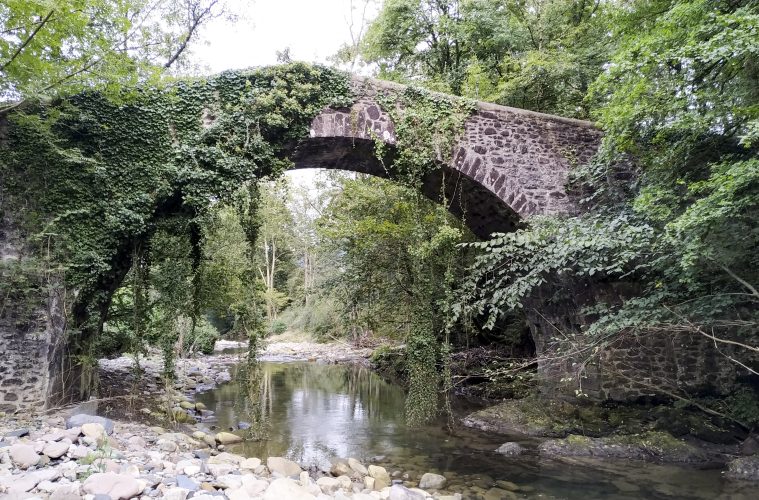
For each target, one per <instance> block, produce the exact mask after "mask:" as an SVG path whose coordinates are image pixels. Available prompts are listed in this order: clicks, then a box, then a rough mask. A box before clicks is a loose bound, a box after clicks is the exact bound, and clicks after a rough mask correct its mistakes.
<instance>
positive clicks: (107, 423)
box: [66, 413, 113, 434]
mask: <svg viewBox="0 0 759 500" xmlns="http://www.w3.org/2000/svg"><path fill="white" fill-rule="evenodd" d="M84 424H100V425H102V426H103V428H104V429H105V432H106V433H107V434H112V433H113V420H111V419H109V418H105V417H99V416H97V415H87V414H85V413H78V414H76V415H72V416H70V417H69V418H67V419H66V429H71V428H74V427H81V426H82V425H84Z"/></svg>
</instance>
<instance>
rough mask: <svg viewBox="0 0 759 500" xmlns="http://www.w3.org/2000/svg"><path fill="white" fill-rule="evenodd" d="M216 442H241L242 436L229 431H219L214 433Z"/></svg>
mask: <svg viewBox="0 0 759 500" xmlns="http://www.w3.org/2000/svg"><path fill="white" fill-rule="evenodd" d="M216 442H217V443H220V444H235V443H242V438H241V437H240V436H238V435H237V434H232V433H231V432H219V433H218V434H216Z"/></svg>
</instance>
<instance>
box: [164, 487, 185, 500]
mask: <svg viewBox="0 0 759 500" xmlns="http://www.w3.org/2000/svg"><path fill="white" fill-rule="evenodd" d="M189 494H190V490H188V489H186V488H181V487H177V488H169V489H168V490H166V491H164V492H163V497H162V498H163V499H164V500H186V499H187V495H189Z"/></svg>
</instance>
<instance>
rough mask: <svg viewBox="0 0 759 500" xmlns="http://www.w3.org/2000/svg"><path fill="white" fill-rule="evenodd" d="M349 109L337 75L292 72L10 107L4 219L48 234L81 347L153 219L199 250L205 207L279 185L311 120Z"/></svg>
mask: <svg viewBox="0 0 759 500" xmlns="http://www.w3.org/2000/svg"><path fill="white" fill-rule="evenodd" d="M348 102H350V92H349V86H348V78H347V76H346V75H345V74H343V73H340V72H337V71H334V70H331V69H327V68H323V67H315V66H307V65H303V64H290V65H286V66H278V67H272V68H264V69H258V70H254V71H250V72H226V73H223V74H221V75H218V76H215V77H212V78H208V79H197V80H183V81H176V82H171V83H168V84H164V85H160V86H145V87H140V88H137V89H132V90H130V91H129V92H126V91H125V92H123V93H122V94H121V95H120V96H118V97H113V96H110V95H109V96H104V95H101V94H98V93H94V92H86V93H83V94H80V95H76V96H72V97H68V98H64V99H59V100H58V101H56V102H54V103H52V104H50V105H40V106H36V107H27V108H25V109H20V108H19V110H17V111H15V112H13V113H10V114H8V115H7V117H6V118H5V120H6V122H5V123H3V124H2V125H3V127H2V129H3V140H2V142H1V143H0V152H1V153H2V154H1V156H0V157H1V158H2V162H1V163H0V175H1V176H2V178H3V180H4V186H3V194H4V198H3V204H4V207H3V209H4V212H5V213H6V216H9V215H8V214H10V216H12V217H13V223H14V224H17V225H19V226H20V227H21V228H22V230H23V232H24V233H26V234H29V235H35V234H39V235H41V234H50V235H54V236H52V240H53V244H52V245H51V252H52V255H53V258H54V260H55V261H56V262H59V263H62V264H63V265H65V271H66V283H67V285H68V286H69V287H71V288H74V289H76V290H77V299H76V301H75V304H74V305H73V311H72V315H73V318H72V319H73V321H72V322H70V325H71V327H72V328H73V329H74V330H76V333H79V334H80V335H79V339H80V340H82V341H84V340H87V339H89V338H92V337H94V336H96V335H97V334H98V333H99V332H100V331H102V326H103V322H104V320H105V316H106V314H107V310H108V306H109V304H110V302H111V298H112V296H113V294H114V292H115V291H116V290H117V289H118V287H119V286H120V285H121V283H122V282H123V280H124V278H125V276H126V275H127V273H128V271H129V270H130V268H131V267H132V266H131V263H132V260H133V259H132V253H133V250H134V248H137V247H139V246H140V245H142V244H146V243H147V242H149V241H150V240H151V238H152V237H153V235H154V234H155V233H156V231H157V230H158V228H159V227H164V226H161V221H164V220H169V219H176V218H179V219H183V220H184V221H185V222H183V223H176V224H173V225H172V226H173V227H172V229H173V230H176V231H179V232H180V233H184V234H187V235H188V237H189V240H190V242H191V243H192V245H193V246H197V245H199V244H200V243H201V238H200V237H198V236H196V235H197V234H198V229H197V228H198V227H199V225H200V222H201V220H202V218H203V216H204V214H205V213H206V212H207V211H208V210H209V208H210V207H211V206H213V204H214V203H215V202H228V201H231V198H232V197H233V194H234V193H235V192H236V191H237V190H238V189H239V188H240V186H241V185H244V184H245V183H248V182H253V183H254V182H255V181H256V180H257V179H260V178H263V177H266V176H276V175H279V174H280V173H281V172H282V171H283V170H284V169H285V168H287V167H288V165H289V163H288V160H286V157H287V151H288V148H291V147H292V146H293V145H294V144H296V143H297V141H298V140H300V139H301V138H303V137H305V136H307V133H308V127H309V125H310V122H311V120H312V119H313V117H314V116H316V115H317V114H318V113H319V112H320V111H321V110H322V109H323V108H324V107H325V106H329V105H345V104H346V103H348ZM30 241H34V240H33V239H30ZM146 247H147V245H146ZM25 250H26V251H27V252H29V253H32V254H34V253H39V249H38V248H37V249H35V248H27V249H25ZM35 250H36V252H35ZM193 252H194V253H195V254H196V255H197V254H198V251H197V250H193ZM82 349H83V348H82V346H79V350H82Z"/></svg>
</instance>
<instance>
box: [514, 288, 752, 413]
mask: <svg viewBox="0 0 759 500" xmlns="http://www.w3.org/2000/svg"><path fill="white" fill-rule="evenodd" d="M634 293H635V287H634V286H632V285H631V284H629V283H598V282H596V283H593V282H590V281H584V282H576V283H573V284H571V285H570V284H568V283H564V284H561V285H559V286H556V287H554V288H553V289H551V290H542V291H541V292H540V293H538V294H536V296H535V297H533V299H532V304H530V307H528V308H527V316H528V320H529V322H530V329H531V331H532V334H533V339H534V340H535V346H536V354H537V356H538V360H539V361H538V376H539V383H540V388H541V392H542V393H543V394H544V395H546V396H548V397H569V398H571V397H576V396H577V395H578V394H583V395H584V396H587V397H588V398H590V399H592V400H596V401H604V400H613V401H635V400H638V399H642V398H650V397H654V398H661V397H665V398H666V397H667V394H666V393H667V392H670V393H672V392H674V393H677V394H689V395H700V394H708V395H726V394H729V393H730V392H731V391H732V390H733V389H734V387H735V386H736V382H737V380H738V378H739V377H740V376H741V375H742V373H741V372H740V369H739V367H738V365H736V364H735V363H732V362H731V361H729V360H728V359H727V358H726V357H725V356H724V355H723V354H722V353H724V354H729V355H734V356H740V355H741V354H740V353H736V352H735V350H733V349H731V348H730V346H720V350H721V351H722V353H720V350H718V349H717V348H715V345H714V342H713V341H712V340H710V339H708V338H706V337H704V336H702V335H699V334H694V333H684V332H668V331H660V330H657V331H646V332H641V333H638V334H632V333H627V334H620V335H615V336H614V338H613V339H611V340H608V341H606V340H604V339H597V338H592V337H588V336H586V335H583V334H582V333H581V331H582V328H583V326H584V325H587V324H589V323H590V321H591V320H592V319H593V318H590V317H587V316H584V315H583V314H582V310H583V308H585V307H587V306H589V305H592V304H596V303H599V302H607V303H619V302H620V301H623V300H625V298H626V297H629V296H631V295H632V294H634ZM741 359H742V361H744V362H748V363H751V362H753V363H756V361H757V360H747V359H745V358H741Z"/></svg>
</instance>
